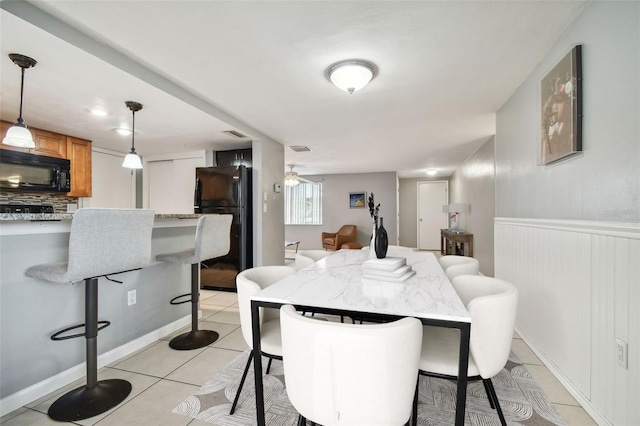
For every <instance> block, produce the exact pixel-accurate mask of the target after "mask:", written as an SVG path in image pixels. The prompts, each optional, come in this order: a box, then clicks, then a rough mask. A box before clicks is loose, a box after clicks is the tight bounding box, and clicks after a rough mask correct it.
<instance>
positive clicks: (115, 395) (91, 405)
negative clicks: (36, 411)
mask: <svg viewBox="0 0 640 426" xmlns="http://www.w3.org/2000/svg"><path fill="white" fill-rule="evenodd" d="M130 393H131V383H129V382H127V381H126V380H122V379H109V380H101V381H99V382H98V383H97V385H96V386H95V387H94V388H92V389H89V388H87V387H86V386H82V387H79V388H76V389H73V390H72V391H70V392H67V393H66V394H64V395H62V396H61V397H60V398H58V399H57V400H56V401H55V402H54V403H53V404H52V405H51V407H49V413H48V414H49V417H51V418H52V419H53V420H57V421H59V422H73V421H77V420H84V419H88V418H90V417H94V416H97V415H98V414H102V413H104V412H106V411H109V410H110V409H112V408H113V407H115V406H117V405H118V404H120V403H121V402H122V401H124V400H125V399H126V398H127V396H129V394H130Z"/></svg>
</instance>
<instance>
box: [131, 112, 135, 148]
mask: <svg viewBox="0 0 640 426" xmlns="http://www.w3.org/2000/svg"><path fill="white" fill-rule="evenodd" d="M132 112H133V128H132V129H131V151H132V152H135V150H136V112H135V111H132Z"/></svg>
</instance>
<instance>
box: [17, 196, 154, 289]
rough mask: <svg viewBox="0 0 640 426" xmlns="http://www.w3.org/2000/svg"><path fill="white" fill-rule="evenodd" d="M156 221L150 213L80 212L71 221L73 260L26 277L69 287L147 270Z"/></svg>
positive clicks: (43, 267) (29, 271) (31, 270)
mask: <svg viewBox="0 0 640 426" xmlns="http://www.w3.org/2000/svg"><path fill="white" fill-rule="evenodd" d="M154 217H155V212H154V211H153V210H147V209H144V210H143V209H97V208H83V209H79V210H77V211H76V212H75V213H74V215H73V220H72V221H71V233H70V235H69V258H68V259H69V260H68V261H67V262H57V263H50V264H45V265H37V266H33V267H31V268H29V269H27V271H26V272H25V274H26V275H27V276H29V277H35V278H41V279H44V280H47V281H53V282H58V283H69V282H74V281H81V280H84V279H86V278H92V277H101V276H104V275H110V274H115V273H118V272H124V271H129V270H132V269H138V268H142V267H144V266H147V265H148V264H149V262H150V259H151V232H152V230H153V221H154Z"/></svg>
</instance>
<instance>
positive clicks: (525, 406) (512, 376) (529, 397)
mask: <svg viewBox="0 0 640 426" xmlns="http://www.w3.org/2000/svg"><path fill="white" fill-rule="evenodd" d="M248 356H249V352H248V351H245V352H244V353H243V354H242V355H240V356H239V357H238V358H236V359H235V360H234V361H233V362H232V363H231V364H229V365H228V366H227V367H225V368H224V369H223V370H222V371H220V372H219V373H218V374H217V375H216V376H215V377H214V378H213V379H211V380H209V381H208V382H207V383H206V384H205V385H204V386H202V387H201V388H200V389H199V390H198V391H197V392H196V393H194V394H193V395H191V396H190V397H189V398H187V399H186V400H184V401H183V402H182V403H180V404H179V405H178V406H177V407H176V408H174V410H173V412H174V413H176V414H182V415H185V416H189V417H193V418H196V419H200V420H204V421H206V422H209V423H212V424H214V425H218V426H246V425H253V424H255V397H254V391H253V389H254V381H253V366H252V367H251V370H250V371H249V374H248V375H247V379H246V381H245V384H244V387H243V389H242V394H241V396H240V400H239V402H238V406H237V408H236V412H235V413H234V415H233V416H230V415H229V410H230V409H231V402H232V401H233V398H234V397H235V394H236V391H237V389H238V385H239V383H240V378H241V377H242V371H243V369H244V366H245V364H246V362H247V358H248ZM262 364H263V366H265V368H266V365H267V360H266V358H265V359H264V361H263V363H262ZM493 385H494V387H495V389H496V393H497V394H498V399H499V400H500V406H501V407H502V411H503V412H504V415H505V418H506V420H507V423H508V424H509V425H525V426H548V425H561V426H566V424H565V422H564V421H563V420H562V418H561V417H560V415H559V414H558V412H557V411H556V409H555V408H554V407H553V405H552V404H551V402H549V400H548V399H547V397H546V395H545V394H544V392H542V390H541V389H540V387H539V386H538V385H537V384H536V382H535V381H534V380H533V378H532V377H531V375H530V374H529V372H528V371H527V369H526V368H525V367H524V366H523V365H522V364H520V361H519V360H518V359H517V358H516V356H515V355H514V354H513V353H512V354H511V356H510V357H509V361H508V363H507V365H506V366H505V368H504V369H503V370H502V372H500V374H498V375H497V376H496V377H495V378H494V379H493ZM455 394H456V383H455V382H453V381H449V380H444V379H436V378H432V377H425V376H420V389H419V403H418V424H419V425H430V426H450V425H452V424H453V423H454V417H455V400H456V399H455ZM264 403H265V408H266V414H265V417H266V423H267V425H268V426H295V425H296V422H297V419H298V413H297V411H296V410H295V408H293V406H292V405H291V403H290V402H289V398H288V397H287V392H286V390H285V388H284V373H283V369H282V362H280V361H275V360H274V361H273V363H272V366H271V371H270V372H269V375H265V376H264ZM465 424H466V425H472V426H492V425H496V426H499V425H500V420H499V419H498V415H497V414H496V412H495V410H492V409H491V407H490V406H489V401H488V399H487V395H486V393H485V390H484V386H483V385H482V382H481V381H474V382H470V383H469V386H468V388H467V409H466V417H465Z"/></svg>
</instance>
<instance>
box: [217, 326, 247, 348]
mask: <svg viewBox="0 0 640 426" xmlns="http://www.w3.org/2000/svg"><path fill="white" fill-rule="evenodd" d="M211 347H214V348H224V349H231V350H235V351H244V350H246V349H249V346H248V345H247V342H246V341H245V340H244V337H242V329H241V328H239V327H238V329H237V330H235V331H234V332H233V333H230V334H229V335H227V336H225V337H224V338H222V339H220V340H218V341H217V342H215V343H213V344H212V345H211Z"/></svg>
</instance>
